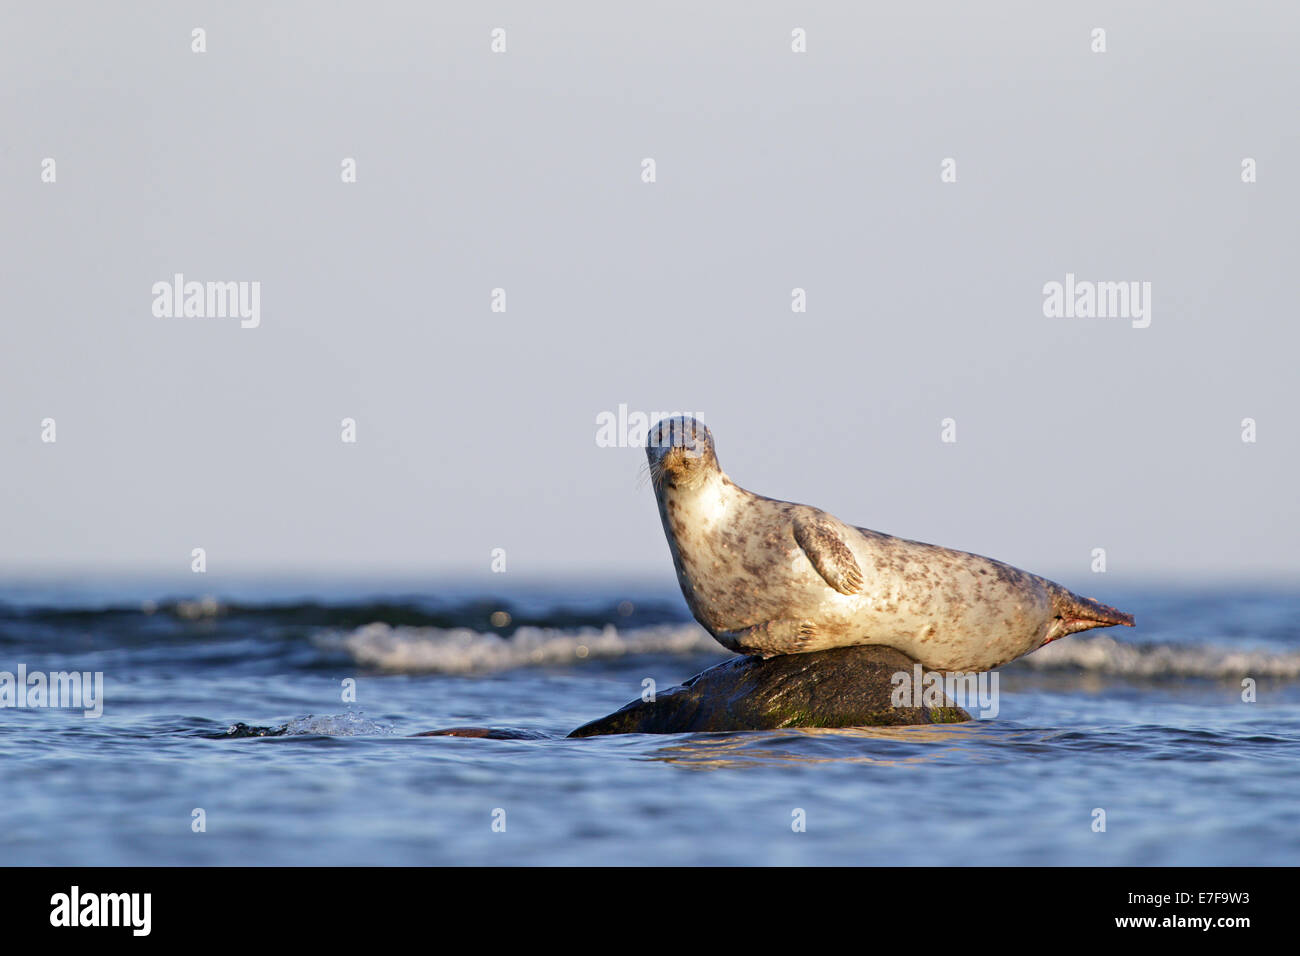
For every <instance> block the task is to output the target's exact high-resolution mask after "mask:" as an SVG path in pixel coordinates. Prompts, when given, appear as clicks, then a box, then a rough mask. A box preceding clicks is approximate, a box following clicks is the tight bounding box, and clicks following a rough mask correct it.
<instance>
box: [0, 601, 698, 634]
mask: <svg viewBox="0 0 1300 956" xmlns="http://www.w3.org/2000/svg"><path fill="white" fill-rule="evenodd" d="M684 613H685V611H684V609H683V608H681V607H680V606H679V605H678V604H676V603H675V602H673V601H664V600H638V601H636V602H633V601H630V600H627V599H622V600H612V599H607V598H598V599H592V600H587V601H585V602H584V601H574V602H572V603H569V602H566V601H564V600H556V601H548V602H538V601H536V600H532V601H529V600H511V599H508V598H505V597H491V596H485V597H474V598H439V597H437V596H436V595H435V596H427V597H422V598H409V599H408V598H401V597H393V598H375V599H367V600H358V601H344V602H339V603H326V602H322V601H284V602H264V603H263V602H253V603H245V602H239V601H233V600H227V599H223V598H219V597H217V596H215V595H210V594H209V595H202V596H198V597H193V598H189V597H187V598H164V599H161V600H147V601H141V602H138V603H131V604H116V605H111V606H107V607H58V606H48V605H15V604H7V603H5V602H4V601H0V626H4V625H9V626H11V627H13V628H24V627H26V628H31V627H46V628H52V629H55V630H58V629H85V628H94V629H96V630H99V631H101V632H103V633H112V632H117V631H126V632H129V633H130V634H131V635H132V636H133V637H135V636H137V635H138V633H139V631H140V629H141V628H144V627H146V626H148V628H149V633H152V634H160V633H164V632H165V630H166V628H167V626H168V625H171V626H172V627H173V628H180V629H183V628H185V627H186V625H189V626H191V627H192V626H193V625H195V624H203V625H212V624H219V625H221V626H223V627H226V628H247V627H259V628H274V629H280V630H281V631H283V630H286V629H302V628H308V629H310V628H332V629H340V630H342V629H352V628H359V627H361V626H363V625H367V624H371V623H375V622H378V623H383V624H388V625H390V626H392V627H408V628H421V627H423V628H442V629H454V628H466V629H469V630H475V631H481V632H485V633H496V634H500V635H511V634H513V633H515V631H517V630H519V629H525V628H530V627H531V628H549V629H554V630H573V629H578V628H603V627H605V626H607V625H615V626H620V627H623V628H629V627H648V626H653V625H661V624H677V623H682V621H683V616H684Z"/></svg>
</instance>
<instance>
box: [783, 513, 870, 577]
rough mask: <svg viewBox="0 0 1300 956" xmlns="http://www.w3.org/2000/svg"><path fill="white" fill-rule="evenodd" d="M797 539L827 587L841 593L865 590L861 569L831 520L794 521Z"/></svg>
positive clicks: (813, 518)
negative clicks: (863, 588)
mask: <svg viewBox="0 0 1300 956" xmlns="http://www.w3.org/2000/svg"><path fill="white" fill-rule="evenodd" d="M794 539H795V541H797V542H799V547H801V548H803V553H804V554H806V555H808V560H809V561H811V562H812V566H813V567H814V568H816V569H817V573H818V574H820V575H821V576H822V577H823V578H824V579H825V580H826V583H827V584H829V585H830V586H831V587H833V588H834V589H835V590H837V591H839V592H840V593H841V594H857V593H858V592H859V591H861V590H862V569H861V568H860V567H858V561H857V559H856V558H855V557H853V552H852V551H850V550H849V546H848V545H847V544H845V543H844V539H843V538H841V537H840V533H839V531H838V530H837V529H836V528H835V526H834V525H833V524H832V523H831V522H830V521H828V520H826V518H824V517H821V516H816V517H810V518H805V517H802V516H801V517H798V518H795V519H794Z"/></svg>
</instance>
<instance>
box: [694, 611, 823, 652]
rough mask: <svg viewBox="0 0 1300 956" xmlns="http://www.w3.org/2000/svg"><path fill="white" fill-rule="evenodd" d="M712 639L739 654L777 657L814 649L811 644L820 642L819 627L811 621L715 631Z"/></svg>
mask: <svg viewBox="0 0 1300 956" xmlns="http://www.w3.org/2000/svg"><path fill="white" fill-rule="evenodd" d="M713 636H714V637H716V638H717V639H718V640H719V641H721V642H722V644H723V646H725V647H728V648H730V649H731V650H733V651H736V652H737V653H738V654H751V655H752V654H758V655H761V656H763V657H775V656H776V655H777V654H798V653H800V652H801V651H808V650H814V648H813V647H812V646H811V645H812V643H813V642H814V641H815V640H816V639H817V625H816V624H814V623H813V622H812V621H789V620H779V621H765V622H764V623H762V624H755V625H754V626H753V627H745V628H741V629H739V630H736V631H714V632H713Z"/></svg>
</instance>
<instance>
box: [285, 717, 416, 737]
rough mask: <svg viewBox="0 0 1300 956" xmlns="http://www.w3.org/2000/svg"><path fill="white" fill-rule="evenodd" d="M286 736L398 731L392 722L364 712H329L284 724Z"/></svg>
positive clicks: (369, 734)
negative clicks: (372, 716) (374, 718)
mask: <svg viewBox="0 0 1300 956" xmlns="http://www.w3.org/2000/svg"><path fill="white" fill-rule="evenodd" d="M284 732H285V735H286V736H291V737H296V736H298V735H301V734H311V735H317V734H318V735H321V736H325V737H373V736H385V735H388V734H393V733H396V731H395V730H394V729H393V727H392V726H391V725H390V724H381V723H380V722H379V721H377V720H371V719H370V718H369V717H366V716H363V715H362V714H327V715H325V716H323V717H317V716H316V715H315V714H308V715H307V716H306V717H299V718H298V719H297V720H291V721H289V722H288V723H287V724H285V725H284Z"/></svg>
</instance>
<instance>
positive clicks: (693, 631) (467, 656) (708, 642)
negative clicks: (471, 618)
mask: <svg viewBox="0 0 1300 956" xmlns="http://www.w3.org/2000/svg"><path fill="white" fill-rule="evenodd" d="M315 640H316V643H317V644H318V645H319V646H322V647H325V648H329V649H331V650H336V649H337V650H343V651H346V652H347V653H348V654H350V655H351V656H352V658H353V659H354V660H355V661H356V662H357V663H358V664H361V665H364V666H366V667H373V668H376V669H377V670H381V671H386V672H389V673H425V674H479V673H484V672H490V671H505V670H513V669H516V668H521V667H538V666H545V665H554V664H572V663H575V662H577V661H582V660H591V659H598V658H616V657H626V656H628V655H631V654H671V655H681V654H698V653H705V652H714V653H725V652H724V651H723V649H722V647H721V645H719V644H718V642H717V641H715V640H714V639H713V638H712V637H710V636H709V634H708V632H707V631H705V630H704V629H703V628H702V627H699V626H698V625H695V624H686V625H661V626H657V627H644V628H636V629H634V630H628V631H620V630H619V629H618V628H616V627H614V626H613V625H607V626H605V627H604V628H601V629H596V628H582V629H578V630H574V631H569V630H552V629H548V628H539V627H521V628H519V629H518V630H516V631H515V633H514V634H513V635H512V636H510V637H508V638H507V637H502V636H501V635H499V634H490V633H484V632H482V631H474V630H470V629H469V628H451V629H442V628H432V627H393V626H391V625H388V624H383V623H375V624H367V625H366V626H365V627H360V628H357V629H356V630H354V631H351V632H349V633H346V634H322V635H318V636H317V637H316V638H315Z"/></svg>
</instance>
